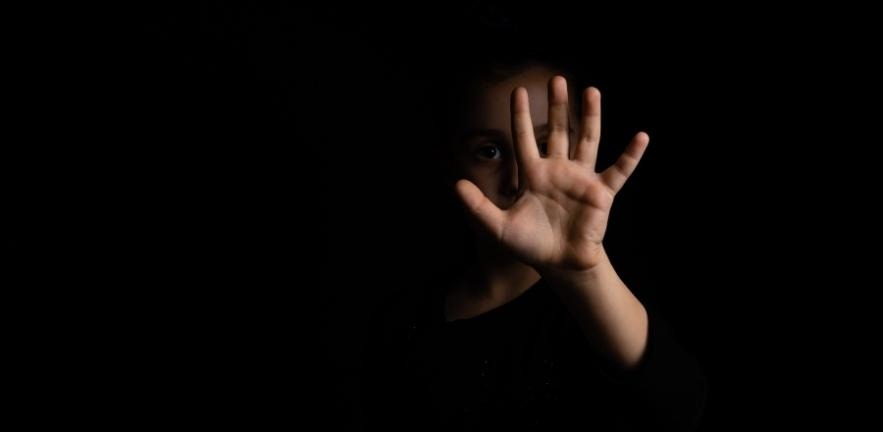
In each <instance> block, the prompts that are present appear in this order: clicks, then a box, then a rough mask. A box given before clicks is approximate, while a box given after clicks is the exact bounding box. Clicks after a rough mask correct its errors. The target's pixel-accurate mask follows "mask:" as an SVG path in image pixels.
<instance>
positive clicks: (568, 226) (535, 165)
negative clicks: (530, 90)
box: [457, 76, 649, 270]
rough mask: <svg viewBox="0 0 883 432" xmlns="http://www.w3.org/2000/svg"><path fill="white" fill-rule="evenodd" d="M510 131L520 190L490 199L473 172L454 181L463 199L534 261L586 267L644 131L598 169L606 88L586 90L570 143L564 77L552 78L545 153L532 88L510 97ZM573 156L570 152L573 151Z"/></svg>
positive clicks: (597, 254)
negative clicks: (509, 199) (504, 202)
mask: <svg viewBox="0 0 883 432" xmlns="http://www.w3.org/2000/svg"><path fill="white" fill-rule="evenodd" d="M511 102H512V103H511V115H512V136H513V138H514V141H515V155H516V161H517V163H518V174H519V188H520V189H521V191H520V196H519V198H518V200H517V201H516V202H515V203H514V204H513V205H512V206H511V207H510V208H508V209H506V210H502V209H500V208H499V207H497V206H496V205H495V204H494V203H493V202H491V201H490V200H489V199H488V198H487V197H486V196H485V195H484V193H482V191H481V190H480V189H479V188H478V187H477V186H476V185H475V184H474V183H472V182H470V181H469V180H465V179H464V180H460V181H459V182H457V191H458V193H459V195H460V197H461V198H462V199H463V201H464V202H465V204H466V206H467V207H468V208H469V209H470V210H471V211H472V212H473V213H474V215H475V216H476V217H477V218H478V219H479V220H480V221H481V222H482V224H483V225H484V226H485V227H487V228H488V229H489V230H490V231H491V233H493V235H494V236H495V237H496V238H497V239H498V240H499V241H500V242H501V243H502V244H503V245H504V246H505V247H507V248H508V249H510V250H511V251H512V252H514V253H515V254H516V256H518V257H519V258H520V259H522V260H523V261H524V262H526V263H527V264H530V265H532V266H535V267H537V268H559V269H570V270H587V269H591V268H592V267H594V266H595V265H597V264H598V263H599V262H600V260H601V259H602V256H603V253H602V252H603V246H602V241H603V239H604V232H605V231H606V230H607V219H608V216H609V214H610V208H611V206H612V205H613V199H614V196H615V195H616V193H617V192H618V191H619V190H620V189H621V188H622V186H623V184H625V182H626V180H627V179H628V177H629V175H631V173H632V172H633V171H634V169H635V167H636V166H637V165H638V161H639V160H640V159H641V156H642V155H643V154H644V150H645V149H646V148H647V144H648V142H649V137H648V136H647V134H645V133H643V132H641V133H638V134H637V135H635V137H634V138H633V139H632V142H631V143H630V144H629V146H628V147H627V148H626V150H625V152H623V154H622V155H620V157H619V159H618V160H617V161H616V163H615V164H614V165H612V166H610V167H609V168H607V169H606V170H604V171H603V172H600V173H596V172H595V160H596V157H597V153H598V144H599V141H600V136H601V94H600V92H598V90H597V89H595V88H588V89H586V91H585V92H584V94H583V114H582V119H581V125H580V132H579V138H578V139H577V142H576V143H575V147H574V148H573V149H571V148H570V142H569V141H570V138H569V133H568V131H569V125H568V122H569V115H568V103H567V83H566V81H565V80H564V78H562V77H560V76H559V77H555V78H553V79H552V80H551V81H550V82H549V139H548V149H547V154H546V157H541V156H540V154H539V151H538V149H537V145H536V139H535V137H534V132H533V124H532V121H531V118H530V109H529V104H528V95H527V90H525V89H524V88H518V89H516V90H515V91H514V92H513V93H512V101H511ZM571 156H572V159H571Z"/></svg>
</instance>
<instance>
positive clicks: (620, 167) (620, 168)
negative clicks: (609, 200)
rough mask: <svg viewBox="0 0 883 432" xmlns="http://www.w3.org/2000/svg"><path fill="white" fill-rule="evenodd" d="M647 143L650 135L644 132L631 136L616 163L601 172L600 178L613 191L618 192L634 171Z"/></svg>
mask: <svg viewBox="0 0 883 432" xmlns="http://www.w3.org/2000/svg"><path fill="white" fill-rule="evenodd" d="M649 143H650V136H648V135H647V134H646V133H644V132H638V133H637V134H636V135H635V137H634V138H632V142H631V143H629V146H628V147H627V148H626V149H625V152H623V153H622V154H621V155H620V156H619V159H617V160H616V163H615V164H613V165H612V166H610V167H608V168H607V169H606V170H604V172H602V173H601V178H602V179H603V180H604V183H605V184H607V187H609V188H610V190H612V191H613V193H617V192H619V190H620V189H622V186H623V185H624V184H625V182H626V180H628V178H629V176H631V175H632V173H633V172H634V171H635V167H637V166H638V162H640V161H641V156H643V155H644V151H645V150H647V144H649Z"/></svg>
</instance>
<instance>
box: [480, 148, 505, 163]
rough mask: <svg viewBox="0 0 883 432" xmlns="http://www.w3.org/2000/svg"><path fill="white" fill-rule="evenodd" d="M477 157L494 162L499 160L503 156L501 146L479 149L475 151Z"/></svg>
mask: <svg viewBox="0 0 883 432" xmlns="http://www.w3.org/2000/svg"><path fill="white" fill-rule="evenodd" d="M475 155H476V156H477V157H478V158H479V159H485V160H493V159H499V158H500V157H501V155H502V151H501V150H500V147H499V146H496V145H485V146H481V147H479V148H478V149H477V150H476V151H475Z"/></svg>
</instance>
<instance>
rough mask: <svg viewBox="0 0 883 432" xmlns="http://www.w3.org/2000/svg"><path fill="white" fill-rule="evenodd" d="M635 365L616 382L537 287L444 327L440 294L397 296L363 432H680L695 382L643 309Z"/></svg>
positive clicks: (387, 316) (694, 369) (688, 417)
mask: <svg viewBox="0 0 883 432" xmlns="http://www.w3.org/2000/svg"><path fill="white" fill-rule="evenodd" d="M648 315H649V323H650V325H649V336H648V338H649V339H648V345H647V350H646V353H645V355H644V357H643V358H642V360H641V363H640V364H639V365H638V367H637V368H636V369H634V370H631V371H629V372H627V373H621V372H616V370H615V369H614V368H612V367H610V365H608V364H605V363H604V361H602V360H601V359H600V357H598V356H597V355H596V354H595V353H594V352H593V351H592V349H591V347H590V345H589V343H588V340H587V339H586V338H585V336H584V335H583V333H582V332H581V330H580V329H579V327H578V324H577V322H576V320H574V318H573V317H572V316H571V315H570V313H569V312H568V311H567V310H566V309H565V306H564V304H563V303H562V302H561V300H560V299H559V298H558V296H557V294H555V292H554V291H553V290H552V289H551V288H550V287H549V286H547V284H546V283H545V282H544V281H542V280H541V281H540V282H538V283H537V284H536V285H534V286H533V287H531V288H530V289H529V290H528V291H526V292H525V293H523V294H522V295H521V296H519V297H517V298H516V299H514V300H512V301H510V302H509V303H506V304H504V305H502V306H500V307H498V308H496V309H493V310H491V311H488V312H486V313H483V314H481V315H478V316H475V317H472V318H468V319H460V320H455V321H452V322H446V320H445V317H444V292H443V290H441V289H429V290H423V291H420V290H411V291H402V292H399V293H398V294H397V295H395V296H393V298H392V299H391V300H390V301H389V302H387V304H386V306H385V307H384V308H383V309H382V310H381V312H380V314H379V315H378V317H377V318H378V319H377V322H376V324H378V325H379V328H377V329H376V330H377V331H378V332H379V333H377V335H378V337H377V338H375V339H372V340H370V341H369V344H368V346H367V349H366V351H365V357H364V359H363V360H364V363H363V364H364V372H363V380H362V396H363V397H362V402H363V403H362V409H363V414H364V419H365V421H366V425H367V430H389V429H390V428H392V429H396V430H398V429H400V428H401V429H408V430H420V431H423V430H485V431H487V430H498V429H499V430H504V429H505V430H550V431H551V430H564V428H568V429H572V428H577V429H575V430H599V431H600V430H617V431H618V430H690V429H692V428H694V427H695V425H696V424H697V423H698V421H699V418H700V416H701V412H702V409H703V406H704V400H705V380H704V377H703V375H702V372H701V370H700V368H699V366H698V364H697V363H696V361H695V360H694V359H693V358H692V357H691V356H689V355H688V354H687V353H686V352H684V351H683V350H682V349H681V348H680V347H679V346H678V344H677V343H676V341H675V340H674V339H673V337H672V335H671V332H670V331H669V329H668V328H667V326H666V325H665V323H664V322H663V321H662V320H660V319H659V317H658V316H657V314H656V313H654V312H653V310H652V309H649V308H648Z"/></svg>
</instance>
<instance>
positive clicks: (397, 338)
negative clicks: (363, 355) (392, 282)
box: [365, 284, 443, 349]
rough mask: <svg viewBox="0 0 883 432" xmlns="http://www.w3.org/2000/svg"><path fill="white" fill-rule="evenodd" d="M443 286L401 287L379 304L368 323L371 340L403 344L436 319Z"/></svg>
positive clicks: (386, 345) (385, 344) (377, 343)
mask: <svg viewBox="0 0 883 432" xmlns="http://www.w3.org/2000/svg"><path fill="white" fill-rule="evenodd" d="M442 293H443V291H442V288H441V287H440V286H435V285H432V284H423V285H414V286H404V287H397V288H395V289H393V290H392V291H390V292H388V293H386V294H385V295H383V296H382V297H381V298H380V300H378V301H377V302H376V303H375V306H374V307H373V308H372V310H371V312H370V314H369V317H370V319H369V322H368V323H367V327H368V328H367V329H365V330H366V331H367V333H368V340H369V343H371V344H373V345H375V346H382V347H384V349H390V348H393V347H396V346H398V347H401V346H403V345H406V344H407V343H408V342H409V341H410V340H412V339H413V338H414V337H415V336H416V334H417V333H418V332H419V331H420V330H421V329H422V328H425V327H428V326H430V325H431V324H432V323H433V321H434V320H435V318H436V316H435V315H436V311H437V310H438V307H439V306H440V301H441V299H442V298H443V297H442Z"/></svg>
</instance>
